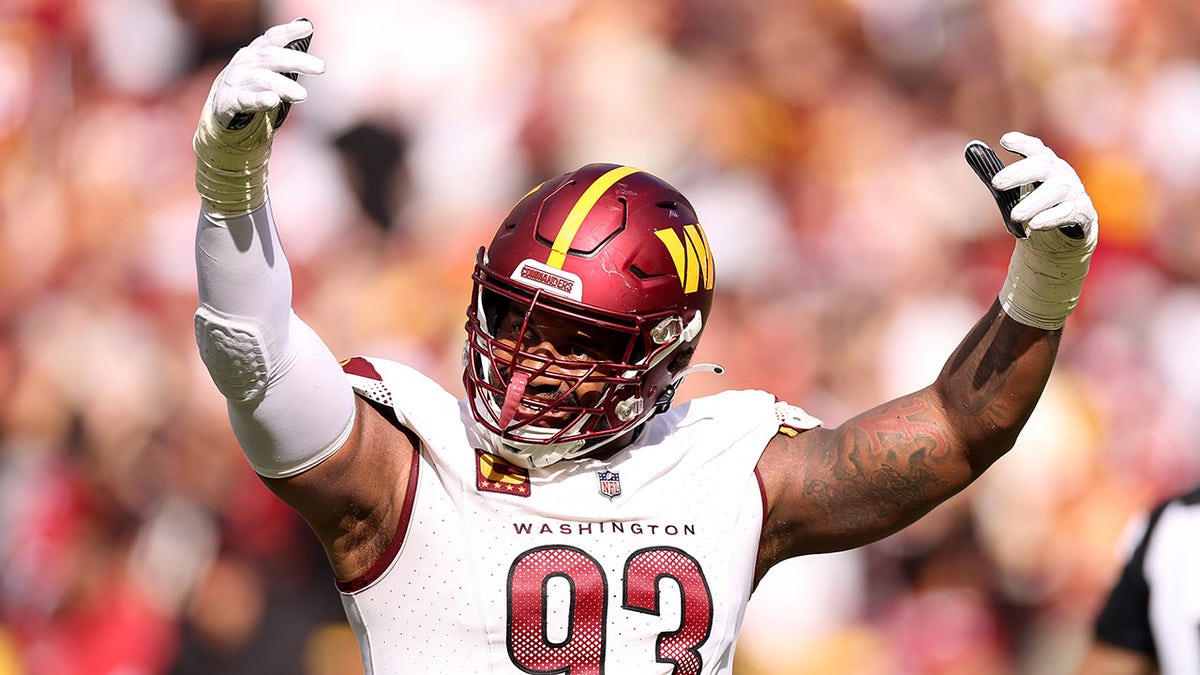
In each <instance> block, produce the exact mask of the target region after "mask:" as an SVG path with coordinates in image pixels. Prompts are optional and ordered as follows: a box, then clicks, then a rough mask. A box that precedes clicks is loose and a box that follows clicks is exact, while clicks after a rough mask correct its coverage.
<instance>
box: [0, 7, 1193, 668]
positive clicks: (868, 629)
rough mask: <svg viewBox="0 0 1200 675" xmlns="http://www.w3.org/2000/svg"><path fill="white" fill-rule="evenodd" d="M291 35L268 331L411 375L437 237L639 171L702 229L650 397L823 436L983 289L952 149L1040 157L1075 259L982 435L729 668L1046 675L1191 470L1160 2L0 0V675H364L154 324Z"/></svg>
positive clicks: (442, 268)
mask: <svg viewBox="0 0 1200 675" xmlns="http://www.w3.org/2000/svg"><path fill="white" fill-rule="evenodd" d="M299 16H304V17H307V18H309V19H311V20H312V21H313V23H314V25H315V26H316V33H315V36H314V38H313V42H312V47H311V50H312V52H313V53H316V54H318V55H320V56H321V57H322V58H324V59H325V60H326V62H327V64H328V72H327V74H326V75H324V76H322V77H320V78H306V79H305V82H304V83H305V84H306V85H307V86H308V87H309V92H310V98H309V100H308V101H306V102H304V103H302V104H300V105H298V106H296V107H295V108H294V109H293V110H292V114H291V115H290V116H289V118H288V122H287V124H286V126H285V127H284V129H283V130H282V132H281V133H280V134H279V135H278V136H277V138H276V144H275V151H274V155H273V160H272V163H271V178H270V194H271V199H272V202H273V205H274V207H275V211H276V216H277V221H278V223H279V226H280V230H281V236H282V239H283V241H284V245H285V246H286V247H287V250H288V254H289V257H290V259H291V261H292V265H293V270H294V273H295V308H296V310H297V312H298V313H299V314H300V315H301V317H303V318H304V319H305V320H306V321H307V322H308V323H309V324H311V325H313V326H314V327H315V328H316V329H317V331H318V332H319V333H320V334H321V335H322V336H323V337H324V338H325V340H326V342H327V343H328V344H329V345H330V347H331V348H332V349H333V351H334V352H335V353H336V354H338V355H339V356H346V357H348V356H351V355H354V354H372V355H378V356H386V357H390V358H393V359H397V360H402V361H406V362H409V363H412V364H414V365H416V366H418V367H420V368H421V369H423V370H425V371H426V372H427V373H429V374H430V375H432V376H434V377H435V378H436V379H438V380H439V381H441V382H442V383H443V384H444V385H446V386H447V387H448V388H449V389H450V390H451V391H457V392H461V390H462V386H461V382H460V350H461V343H462V340H463V338H464V332H463V328H462V326H463V322H464V319H465V315H464V311H465V308H466V299H467V295H468V291H469V278H468V277H469V273H470V268H471V264H472V262H473V257H474V252H475V249H476V248H477V247H478V246H480V245H482V244H484V243H486V241H487V240H488V239H489V238H490V236H491V232H492V231H493V228H494V227H495V225H496V224H497V223H498V222H499V220H500V219H501V218H502V217H503V215H504V214H505V213H506V212H507V209H508V208H509V207H510V206H511V204H512V203H513V202H514V201H516V199H517V198H519V197H520V196H521V195H522V194H524V193H525V191H526V190H527V189H528V188H529V187H531V186H532V185H535V184H537V183H538V182H540V181H541V180H543V179H545V178H547V177H550V176H553V175H556V174H558V173H562V172H564V171H568V170H571V169H574V168H576V167H577V166H579V165H582V164H584V163H587V162H591V161H610V162H619V163H624V164H632V165H635V166H638V167H640V168H643V169H646V170H648V171H651V172H652V173H655V174H657V175H659V176H661V177H663V178H665V179H667V180H668V181H670V182H671V183H673V184H674V185H675V186H676V187H678V188H680V189H681V190H682V191H683V192H684V194H687V195H689V196H690V197H691V199H692V201H693V203H694V205H695V207H696V209H697V211H698V213H699V214H700V216H701V218H702V222H703V223H704V225H705V228H706V231H707V232H708V234H709V237H710V239H711V240H712V246H713V249H714V252H715V253H714V255H715V259H716V265H717V269H718V287H717V288H718V291H717V297H716V303H715V307H714V316H713V319H712V323H711V325H710V327H709V328H708V330H707V331H706V333H705V338H704V341H703V343H702V345H701V348H700V355H699V358H700V359H701V360H702V361H712V362H717V363H721V364H723V365H724V366H725V368H726V374H725V375H723V376H720V377H716V376H711V375H695V376H693V377H692V378H691V379H690V380H689V381H688V383H687V384H686V385H685V388H684V391H683V392H682V394H681V396H682V397H683V398H689V397H692V396H698V395H703V394H707V393H712V392H715V391H718V390H720V389H725V388H756V389H766V390H769V391H772V392H774V393H776V394H777V395H778V396H779V397H780V398H783V399H785V400H787V401H789V402H791V403H794V404H796V405H799V406H802V407H804V408H805V409H806V410H808V411H809V412H810V413H812V414H814V415H816V416H818V417H820V418H822V419H823V420H824V421H825V422H826V424H829V425H836V424H838V423H840V422H841V421H843V420H844V419H846V418H847V417H849V416H850V415H853V414H855V413H856V412H858V411H860V410H863V409H866V408H867V407H870V406H873V405H875V404H876V403H879V402H881V401H883V400H885V399H886V398H890V397H892V396H895V395H898V394H900V393H904V392H906V391H909V390H912V389H914V388H916V387H919V386H923V385H924V384H926V383H927V382H929V381H930V380H931V379H932V378H933V376H934V375H935V374H936V372H937V370H938V369H939V368H940V367H941V364H942V362H943V360H944V359H945V358H946V357H947V356H948V355H949V353H950V351H951V349H952V348H953V347H954V345H955V344H956V343H957V341H958V340H959V339H960V337H961V336H962V335H964V334H965V332H966V329H967V328H968V327H969V326H970V325H971V324H972V323H973V322H974V320H975V319H976V318H977V317H978V316H979V315H980V314H981V312H982V310H983V308H984V307H985V306H986V305H988V304H990V303H991V302H992V300H993V299H994V297H995V293H996V292H997V290H998V289H999V287H1000V283H1001V281H1002V280H1003V278H1004V274H1005V270H1006V266H1007V261H1008V256H1009V253H1010V252H1011V249H1012V239H1011V237H1010V236H1009V235H1008V234H1007V233H1006V232H1005V230H1004V228H1003V226H1002V223H1001V221H1000V217H999V213H998V212H997V210H996V207H995V205H994V203H993V202H992V200H991V197H990V196H989V194H988V192H987V190H986V189H984V187H983V186H982V185H981V184H979V183H978V181H977V179H976V178H975V176H974V174H973V173H972V172H971V171H970V169H969V168H968V167H967V166H966V164H965V163H964V162H963V160H962V149H963V147H964V146H965V144H966V143H967V141H969V140H971V139H972V138H978V139H981V140H984V141H986V142H988V143H990V144H992V145H993V147H998V146H997V143H996V141H997V139H998V138H999V136H1000V135H1001V134H1002V133H1003V132H1005V131H1007V130H1010V129H1019V130H1022V131H1026V132H1028V133H1031V134H1033V135H1037V136H1040V137H1042V138H1043V139H1044V140H1045V141H1046V142H1047V144H1048V145H1050V146H1051V147H1052V148H1054V149H1055V150H1056V151H1057V152H1058V153H1059V154H1060V155H1061V156H1063V157H1065V158H1066V159H1068V161H1070V162H1071V163H1072V164H1073V165H1074V166H1075V167H1076V168H1077V169H1078V171H1079V173H1080V175H1081V177H1082V178H1083V181H1084V184H1085V185H1086V186H1087V187H1088V189H1089V192H1090V194H1091V195H1092V197H1093V200H1094V201H1095V203H1096V206H1097V209H1098V211H1099V213H1100V218H1101V227H1102V229H1101V245H1100V249H1099V251H1098V252H1097V254H1096V257H1095V260H1094V263H1093V266H1092V273H1091V277H1090V278H1089V280H1088V283H1087V285H1086V286H1085V288H1084V295H1083V298H1082V300H1081V302H1080V305H1079V309H1078V311H1077V312H1076V314H1075V315H1074V316H1073V317H1072V318H1071V319H1070V320H1069V321H1068V324H1067V327H1066V331H1065V335H1064V339H1063V344H1062V349H1061V352H1060V358H1059V363H1058V366H1057V369H1056V371H1055V374H1054V375H1053V377H1052V379H1051V381H1050V384H1049V386H1048V389H1047V392H1046V395H1045V397H1044V399H1043V401H1042V403H1041V404H1040V405H1039V407H1038V410H1037V412H1036V413H1035V414H1034V417H1033V419H1032V420H1031V421H1030V424H1029V426H1028V427H1027V428H1026V430H1025V432H1024V433H1023V435H1022V436H1021V438H1020V440H1019V442H1018V445H1017V447H1016V449H1014V450H1013V452H1012V453H1010V455H1008V456H1007V457H1006V458H1004V459H1003V460H1001V461H1000V462H999V463H998V464H997V465H996V466H994V467H993V468H992V469H991V470H990V471H989V472H988V473H987V474H986V475H985V476H984V478H983V479H982V480H980V481H979V482H978V483H976V484H975V485H973V486H972V487H970V488H969V489H968V490H966V491H965V492H963V493H962V494H961V495H959V496H958V497H956V498H954V499H953V500H951V501H950V502H948V503H946V504H945V505H943V506H942V507H940V508H938V509H937V510H935V511H934V512H933V513H931V514H929V516H927V517H926V518H925V519H923V520H922V521H920V522H919V523H917V524H916V525H914V526H912V527H911V528H909V529H907V530H905V531H903V532H901V533H899V534H897V535H894V536H893V537H890V538H888V539H886V540H884V541H882V542H879V543H877V544H874V545H871V546H868V547H865V548H862V549H858V550H854V551H850V552H844V553H838V554H831V555H823V556H813V557H810V558H804V559H799V560H794V561H790V562H789V563H786V564H784V565H783V566H781V567H779V568H777V569H775V570H773V571H772V572H771V573H770V574H769V575H768V576H767V578H766V579H765V580H764V582H763V584H762V585H761V586H760V588H759V590H758V592H757V593H756V596H755V597H754V598H753V599H752V601H751V606H750V609H749V612H748V616H747V620H746V625H745V628H744V630H743V635H742V639H741V641H740V646H739V651H738V661H737V672H738V673H739V675H766V674H774V673H794V674H801V675H810V674H811V675H818V674H819V675H825V674H832V673H850V674H861V675H893V674H900V675H925V674H929V675H959V674H963V675H965V674H967V673H970V674H971V675H1006V674H1010V673H1012V674H1017V673H1020V674H1029V675H1042V674H1047V675H1049V674H1056V673H1064V672H1069V671H1070V670H1071V669H1072V668H1073V667H1074V665H1075V663H1076V661H1077V659H1078V658H1079V656H1080V653H1081V649H1082V647H1083V644H1084V641H1085V640H1086V638H1087V636H1088V633H1089V630H1090V622H1091V620H1092V617H1093V615H1094V613H1095V612H1096V610H1097V608H1098V605H1099V603H1100V602H1101V600H1102V598H1103V594H1104V592H1105V591H1106V589H1107V586H1108V584H1109V582H1110V581H1111V579H1112V578H1113V575H1114V574H1115V573H1116V571H1117V569H1118V564H1119V553H1120V549H1121V546H1122V541H1123V530H1124V527H1125V523H1126V522H1127V521H1128V520H1129V518H1130V517H1131V516H1133V515H1134V514H1136V513H1137V512H1139V511H1140V510H1141V509H1144V508H1146V506H1147V505H1149V504H1150V503H1151V502H1153V501H1154V500H1156V499H1158V498H1160V497H1163V496H1166V495H1168V494H1172V493H1174V492H1178V491H1180V490H1182V489H1184V488H1186V487H1188V486H1189V485H1191V484H1192V483H1193V482H1194V481H1196V480H1200V423H1198V421H1197V418H1198V417H1200V416H1198V415H1197V414H1196V413H1197V411H1198V410H1200V355H1197V353H1196V345H1197V344H1200V287H1198V285H1197V283H1198V281H1200V278H1198V274H1200V265H1198V263H1200V227H1196V226H1195V221H1196V218H1197V216H1198V215H1200V114H1197V113H1198V112H1200V39H1198V38H1200V4H1197V3H1196V2H1194V0H1063V1H1056V2H1052V3H1051V2H1039V1H1037V0H809V1H805V2H801V1H799V0H654V1H647V0H572V1H568V0H556V1H555V2H539V1H537V0H437V2H427V1H418V0H355V1H353V2H344V3H333V2H319V1H318V0H3V1H2V2H0V675H76V674H79V675H108V674H114V675H115V674H118V673H119V674H121V675H156V674H158V673H164V674H165V673H170V674H177V675H184V674H187V675H190V674H199V673H224V674H232V675H239V674H242V673H245V674H250V673H254V674H256V675H272V674H274V673H280V674H283V673H288V674H295V673H303V674H305V675H350V674H353V673H360V672H361V667H360V666H359V665H358V661H357V649H356V647H355V644H354V638H353V636H352V635H351V634H350V633H349V631H348V628H347V627H346V624H345V619H344V616H343V614H342V609H341V605H340V603H339V600H338V597H337V594H336V591H335V589H334V586H333V583H332V576H331V573H330V571H329V568H328V566H327V564H326V563H325V561H324V558H323V556H322V554H321V551H320V549H319V547H318V545H317V544H316V541H315V538H314V537H313V536H312V535H311V534H310V533H309V532H308V531H307V529H306V528H305V526H304V525H303V523H301V522H300V521H299V520H298V519H297V518H296V517H295V516H294V515H292V513H291V512H290V511H288V510H287V509H286V508H285V507H283V506H282V505H281V504H280V503H279V502H277V501H276V500H275V499H274V497H272V496H271V495H270V494H269V493H268V492H267V491H266V489H265V488H264V487H263V486H262V485H261V484H260V483H259V482H258V481H257V479H256V478H255V476H254V475H253V473H252V472H251V471H250V469H249V468H248V467H247V465H246V464H245V461H244V459H243V458H242V456H241V454H240V452H239V450H238V449H237V446H236V444H235V442H234V440H233V436H232V433H231V432H230V430H229V427H228V423H227V420H226V416H225V409H224V400H223V399H222V398H221V396H220V395H219V394H218V393H217V391H216V389H215V388H214V387H213V386H212V384H211V382H210V380H209V379H208V376H207V373H206V372H205V371H204V368H203V365H202V364H201V363H200V361H199V359H198V357H197V352H196V348H195V343H194V338H193V333H192V327H191V326H192V319H191V316H192V312H193V311H194V309H195V306H196V287H195V276H194V265H193V257H192V256H193V250H192V238H193V235H194V227H195V219H196V214H197V212H198V208H199V199H198V197H197V196H196V194H195V190H194V188H193V186H192V164H193V156H192V153H191V147H190V140H191V136H192V132H193V130H194V128H195V122H196V119H197V116H198V113H199V111H200V108H201V106H202V104H203V102H204V99H205V96H206V93H207V91H208V88H209V86H210V84H211V82H212V80H213V78H214V77H215V76H216V74H217V73H218V71H219V70H220V68H221V67H222V66H223V64H224V63H225V62H226V61H227V60H228V59H229V57H230V56H231V55H232V53H233V52H234V51H235V50H236V48H237V47H238V46H240V45H242V44H245V43H246V42H248V41H249V40H250V39H252V38H253V37H254V36H256V35H257V34H259V33H260V32H261V31H262V30H263V29H264V28H265V27H266V26H269V25H271V24H273V23H278V22H281V21H286V20H289V19H292V18H295V17H299ZM999 152H1000V155H1001V157H1002V158H1003V159H1004V160H1005V161H1011V160H1013V159H1015V157H1013V156H1012V155H1009V154H1007V153H1005V152H1004V151H1002V150H1000V151H999Z"/></svg>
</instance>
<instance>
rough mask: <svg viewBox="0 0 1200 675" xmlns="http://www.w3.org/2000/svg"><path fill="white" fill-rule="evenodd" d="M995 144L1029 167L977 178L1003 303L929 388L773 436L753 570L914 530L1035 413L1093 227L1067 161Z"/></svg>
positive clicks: (764, 463) (1091, 212)
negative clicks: (993, 208) (999, 226)
mask: <svg viewBox="0 0 1200 675" xmlns="http://www.w3.org/2000/svg"><path fill="white" fill-rule="evenodd" d="M1001 143H1002V144H1003V145H1004V147H1005V148H1007V149H1009V150H1011V151H1013V152H1015V153H1017V154H1020V155H1023V156H1024V158H1023V159H1020V160H1019V161H1017V162H1014V163H1013V164H1012V165H1010V166H1008V167H1006V168H1004V169H1003V170H1001V171H999V173H996V174H995V175H994V177H992V176H991V175H990V174H989V175H983V174H981V177H983V178H984V179H985V180H989V181H990V185H989V187H991V188H992V189H993V191H994V192H995V193H996V196H997V201H998V202H1000V203H1001V206H1002V209H1005V210H1006V215H1007V216H1010V218H1009V219H1010V220H1011V222H1012V223H1014V225H1013V226H1012V227H1013V229H1014V230H1015V233H1016V234H1018V238H1017V241H1016V248H1015V250H1014V252H1013V258H1012V262H1011V263H1010V265H1009V272H1008V278H1007V279H1006V280H1005V283H1004V287H1003V290H1002V291H1001V293H1000V296H999V298H998V299H997V300H996V302H995V303H994V304H993V305H992V307H991V308H990V309H989V310H988V311H987V313H986V314H985V315H984V316H983V318H981V319H980V321H979V322H978V323H977V324H976V325H975V327H974V328H973V329H972V330H971V331H970V333H968V334H967V336H966V338H965V339H964V340H963V341H962V343H961V344H960V345H959V346H958V348H957V349H956V350H955V351H954V353H953V354H951V355H950V357H949V359H948V360H947V361H946V364H945V366H944V367H943V368H942V371H941V372H940V373H939V374H938V376H937V378H936V380H934V382H933V383H932V384H931V385H929V386H928V387H925V388H923V389H921V390H919V391H917V392H914V393H912V394H909V395H906V396H902V397H900V398H898V399H895V400H893V401H890V402H888V403H884V404H882V405H880V406H878V407H876V408H873V409H871V410H868V411H866V412H864V413H862V414H860V415H857V416H855V417H854V418H852V419H850V420H849V421H847V422H846V423H845V424H843V425H842V426H840V427H838V428H835V429H824V428H817V429H812V430H810V431H806V432H804V433H800V434H799V435H795V436H788V435H783V434H779V435H776V436H775V437H774V439H773V440H772V441H771V442H770V443H769V444H768V446H767V449H766V451H765V453H764V455H763V457H762V460H761V461H760V463H759V471H760V474H761V476H762V478H763V484H764V487H765V490H766V493H767V500H768V516H767V526H766V529H765V533H764V539H763V542H762V554H761V556H760V558H761V560H760V570H759V573H760V575H761V574H762V573H764V572H765V571H766V569H767V568H769V566H770V565H772V564H774V563H775V562H777V561H779V560H782V559H785V558H788V557H792V556H796V555H803V554H807V553H816V552H823V551H833V550H841V549H846V548H852V547H855V546H860V545H863V544H866V543H869V542H872V541H875V540H878V539H880V538H882V537H885V536H887V535H889V534H891V533H893V532H896V531H897V530H899V529H901V528H903V527H905V526H906V525H909V524H910V523H912V522H913V521H915V520H916V519H918V518H920V517H921V516H922V515H924V514H925V513H927V512H929V510H931V509H932V508H933V507H935V506H936V505H938V504H939V503H941V502H943V501H945V500H946V499H948V498H950V497H951V496H953V495H954V494H956V493H958V492H959V491H961V490H962V489H963V488H965V487H966V486H967V485H969V484H970V483H971V481H973V480H975V479H976V478H977V477H978V476H979V475H980V474H982V473H983V471H984V470H985V469H987V467H989V466H991V464H992V463H993V462H995V461H996V460H997V459H999V458H1000V457H1001V456H1002V455H1003V454H1004V453H1005V452H1007V451H1008V450H1009V449H1010V448H1011V447H1012V446H1013V443H1014V442H1015V441H1016V439H1017V435H1018V434H1019V433H1020V431H1021V428H1022V427H1023V426H1024V424H1025V422H1026V420H1028V419H1029V415H1030V414H1031V413H1032V412H1033V409H1034V407H1035V406H1036V405H1037V402H1038V399H1039V397H1040V396H1041V393H1042V390H1043V388H1044V387H1045V384H1046V381H1047V379H1048V378H1049V376H1050V371H1051V368H1052V366H1053V364H1054V359H1055V355H1056V353H1057V350H1058V344H1059V339H1060V337H1061V328H1062V326H1063V323H1064V322H1065V321H1066V318H1067V316H1068V315H1069V314H1070V313H1071V311H1072V310H1073V309H1074V308H1075V304H1076V302H1077V301H1078V298H1079V292H1080V289H1081V287H1082V284H1083V279H1084V277H1085V276H1086V274H1087V270H1088V264H1089V262H1090V259H1091V254H1092V251H1093V250H1094V248H1095V245H1096V238H1097V234H1098V229H1099V226H1098V222H1097V217H1096V212H1095V209H1094V208H1093V206H1092V203H1091V200H1090V198H1089V197H1088V196H1087V193H1086V192H1085V191H1084V189H1083V185H1082V184H1081V183H1080V181H1079V178H1078V176H1077V175H1076V173H1075V171H1074V169H1072V168H1071V167H1070V165H1068V164H1067V163H1066V162H1064V161H1063V160H1062V159H1060V158H1058V157H1057V156H1056V155H1055V154H1054V153H1053V152H1052V151H1051V150H1050V149H1048V148H1046V146H1045V145H1043V144H1042V142H1041V141H1040V140H1038V139H1036V138H1033V137H1030V136H1026V135H1024V134H1019V133H1015V132H1014V133H1009V134H1006V135H1005V136H1004V137H1003V138H1002V139H1001ZM969 149H970V146H969ZM1021 186H1036V189H1033V190H1032V191H1029V189H1028V188H1026V189H1024V191H1025V192H1027V193H1028V194H1026V196H1024V198H1023V199H1021V200H1020V201H1019V202H1017V203H1016V205H1015V206H1014V207H1013V208H1012V209H1011V212H1007V206H1006V205H1005V204H1004V199H1005V198H1006V197H1008V196H1009V195H1010V193H1008V192H1006V191H1007V190H1019V189H1022V187H1021ZM1013 201H1014V202H1015V199H1014V200H1013Z"/></svg>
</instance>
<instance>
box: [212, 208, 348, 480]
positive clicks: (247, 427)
mask: <svg viewBox="0 0 1200 675" xmlns="http://www.w3.org/2000/svg"><path fill="white" fill-rule="evenodd" d="M196 272H197V277H198V281H199V287H200V307H199V309H197V310H196V316H195V324H196V343H197V345H198V346H199V348H200V356H201V358H202V359H203V361H204V364H205V366H207V367H208V372H209V374H210V375H211V376H212V379H213V382H214V383H215V384H216V385H217V388H218V389H219V390H220V391H221V393H222V394H223V395H224V396H225V398H226V399H227V400H228V402H229V418H230V421H231V422H232V425H233V430H234V433H235V434H236V436H237V439H238V443H239V444H240V445H241V447H242V451H243V452H244V453H245V454H246V458H247V459H248V460H249V462H250V465H251V466H252V467H253V468H254V470H255V471H257V472H258V473H259V474H261V475H263V476H267V477H269V478H285V477H288V476H294V475H296V474H298V473H302V472H304V471H307V470H308V469H311V468H312V467H314V466H316V465H317V464H319V463H320V462H322V461H323V460H324V459H326V458H327V457H329V456H330V455H332V454H333V453H334V452H336V451H337V450H338V448H340V447H341V446H342V444H343V443H345V441H346V438H347V437H349V434H350V430H351V427H352V425H353V423H354V412H355V404H354V393H353V391H352V390H351V388H350V385H349V383H348V381H347V380H346V378H345V376H344V375H343V373H342V370H341V368H340V367H339V365H338V362H337V359H336V358H335V357H334V356H333V354H332V353H331V352H330V351H329V348H328V347H326V346H325V343H324V342H322V341H321V339H320V337H318V336H317V335H316V333H315V332H313V330H312V329H311V328H309V327H308V325H307V324H305V323H304V322H303V321H301V320H300V319H299V318H298V317H297V316H296V315H295V313H294V312H293V311H292V306H291V305H292V280H291V273H290V268H289V267H288V262H287V259H286V258H285V257H284V253H283V248H282V247H281V246H280V243H279V235H278V233H277V232H276V230H275V223H274V219H273V217H272V214H271V207H270V203H269V201H268V202H267V203H265V204H263V205H262V206H260V207H259V208H257V209H254V210H253V211H250V212H249V213H245V214H242V215H237V216H218V215H215V214H212V213H210V212H209V211H207V210H205V209H202V210H201V213H200V220H199V224H198V227H197V232H196Z"/></svg>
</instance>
